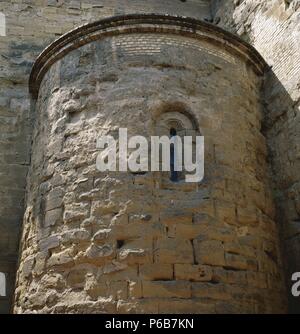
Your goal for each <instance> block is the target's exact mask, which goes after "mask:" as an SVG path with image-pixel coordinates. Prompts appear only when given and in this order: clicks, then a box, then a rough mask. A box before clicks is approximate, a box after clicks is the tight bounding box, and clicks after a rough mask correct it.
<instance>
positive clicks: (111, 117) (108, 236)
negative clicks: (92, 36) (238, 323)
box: [0, 0, 300, 313]
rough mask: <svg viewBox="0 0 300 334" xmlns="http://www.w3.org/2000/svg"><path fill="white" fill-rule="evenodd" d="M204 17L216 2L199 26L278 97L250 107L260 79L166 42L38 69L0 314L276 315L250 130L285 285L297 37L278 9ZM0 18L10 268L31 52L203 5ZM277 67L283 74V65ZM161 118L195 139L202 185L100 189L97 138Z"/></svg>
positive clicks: (99, 44)
mask: <svg viewBox="0 0 300 334" xmlns="http://www.w3.org/2000/svg"><path fill="white" fill-rule="evenodd" d="M27 2H28V1H27ZM212 3H217V4H215V5H216V6H215V7H214V8H213V10H212V13H213V15H214V17H215V23H216V24H217V18H218V17H219V19H218V20H219V22H218V24H220V25H221V26H223V27H225V28H228V27H229V28H230V29H232V30H234V31H235V32H237V33H238V34H240V35H241V36H242V37H245V38H247V39H250V40H251V43H252V44H253V45H255V46H256V47H257V48H258V49H259V50H260V51H261V52H262V53H263V55H264V56H265V57H266V59H267V60H268V62H269V64H270V65H274V66H273V69H274V72H275V74H276V76H277V77H278V78H280V81H281V82H282V83H283V85H284V88H286V91H287V92H288V94H284V93H283V90H285V89H282V87H280V83H278V80H275V79H274V78H267V85H266V86H267V89H266V92H265V93H266V94H265V97H264V98H265V101H261V98H262V94H261V83H262V81H261V78H258V77H257V76H256V75H255V74H254V73H253V71H252V69H251V68H250V67H249V66H248V65H245V63H244V62H243V61H242V60H241V59H239V58H238V57H236V56H235V55H232V54H230V53H229V52H227V51H226V50H225V49H224V48H222V47H220V46H212V45H210V44H209V43H206V42H200V41H196V40H194V39H189V38H186V37H182V36H180V35H174V36H171V35H166V34H164V33H160V34H157V33H155V34H139V33H136V34H134V35H132V36H127V35H123V36H116V37H114V39H113V41H112V40H110V39H108V38H107V39H103V40H102V41H96V42H93V43H90V44H89V45H86V46H83V47H82V48H80V49H78V50H74V51H73V53H71V54H67V55H65V57H64V59H63V60H62V61H60V62H58V63H56V64H53V66H52V67H51V69H49V72H48V73H47V75H46V77H45V79H44V80H43V82H42V85H41V89H40V97H39V99H38V101H37V104H36V111H35V117H34V119H35V130H34V135H33V147H32V152H33V154H32V157H31V168H30V172H29V175H28V187H27V189H28V193H27V203H26V204H25V206H26V208H27V209H26V215H25V218H24V231H23V243H22V244H23V249H22V250H21V251H22V256H21V259H20V260H21V261H20V262H21V265H20V269H19V273H20V275H19V277H18V280H17V290H16V297H17V298H16V303H15V312H16V313H22V312H26V313H30V312H40V313H64V312H66V313H69V312H70V313H80V312H83V313H102V312H108V313H117V312H119V313H121V312H123V313H143V312H150V313H164V312H172V313H180V312H181V313H216V312H217V313H221V312H225V313H238V312H242V313H243V312H244V313H246V312H250V313H253V312H256V313H257V312H260V313H263V312H265V313H266V312H278V311H281V312H284V311H285V301H284V297H283V282H282V277H281V275H280V271H281V262H280V254H279V252H278V249H279V248H278V240H277V226H276V224H275V223H274V213H275V212H274V205H273V200H272V194H271V190H270V186H269V183H268V179H269V168H268V166H267V159H266V155H267V152H268V151H267V149H266V140H265V138H264V136H263V135H262V133H261V128H262V125H263V129H264V130H265V134H266V136H267V140H268V143H269V146H270V150H269V151H270V152H271V153H272V154H271V157H272V160H273V162H272V166H273V169H274V171H275V175H276V177H275V181H276V185H277V188H278V189H280V196H279V199H278V200H277V202H278V203H279V205H278V212H283V217H282V222H284V223H283V225H284V226H287V228H286V229H285V236H284V238H285V240H287V241H286V246H287V249H288V252H289V254H291V256H290V258H291V260H289V267H290V268H294V270H295V269H297V268H296V266H295V261H294V260H293V259H295V258H297V257H295V252H296V251H297V250H299V247H296V245H297V243H298V241H299V240H298V239H299V238H297V235H298V234H299V228H298V225H297V221H298V220H299V219H298V218H299V211H300V209H299V200H298V199H299V196H298V195H299V187H298V186H297V182H298V181H299V172H298V170H299V168H300V166H299V164H298V160H297V159H298V158H299V154H298V151H299V145H298V142H299V136H298V133H300V132H299V131H298V130H299V122H298V116H297V115H298V109H299V103H298V99H299V93H298V88H297V85H298V81H297V80H298V77H299V75H298V74H299V73H298V64H297V60H298V55H299V52H298V51H297V45H298V44H297V43H294V42H293V41H292V40H291V39H293V38H294V37H295V38H297V36H298V35H297V30H296V28H295V25H296V24H297V15H298V13H297V11H298V10H299V8H298V7H297V1H295V0H294V1H292V2H290V5H289V6H288V5H287V4H286V5H285V6H283V0H282V1H275V0H274V1H273V0H272V1H269V3H268V4H265V3H264V2H261V1H260V2H257V1H252V0H245V1H241V2H240V1H235V2H233V1H221V2H220V1H212ZM28 10H30V17H33V18H34V24H32V20H28ZM1 11H4V12H5V13H7V15H9V18H10V26H9V27H8V34H9V38H4V39H2V40H1V52H2V53H3V57H2V59H1V60H0V63H1V64H0V65H1V66H0V67H1V69H2V75H1V79H0V85H1V88H2V91H3V95H4V97H1V96H0V106H1V111H0V130H1V131H0V133H1V141H0V142H1V144H0V148H1V150H0V151H1V155H0V164H1V166H2V167H1V171H2V173H1V175H4V176H3V177H2V176H1V177H0V185H1V187H0V188H1V190H2V193H3V194H2V197H1V207H0V211H1V223H0V251H1V254H4V255H5V256H6V255H7V256H11V255H12V254H16V252H17V235H18V233H17V230H18V228H17V226H18V225H19V223H20V221H21V216H22V214H23V208H22V204H20V203H22V200H23V196H24V188H25V177H26V174H27V170H28V165H29V162H30V159H29V157H30V155H29V152H30V145H31V138H30V136H31V130H30V129H31V125H32V123H33V119H32V116H31V113H30V104H29V101H30V100H29V98H28V89H27V81H28V75H29V70H30V66H31V64H32V62H33V60H34V59H35V57H36V56H37V54H38V53H40V52H41V50H42V49H43V47H45V46H46V45H45V41H51V40H53V39H54V38H55V37H56V36H57V35H61V34H62V33H64V32H66V31H68V30H70V29H72V28H73V27H75V26H78V25H81V24H82V23H85V22H88V21H91V20H93V19H99V18H103V17H107V16H111V15H114V14H121V13H124V12H125V11H126V12H127V13H130V12H139V13H145V12H156V13H168V14H179V15H183V16H192V17H197V18H206V19H210V18H211V15H210V8H209V1H193V2H187V3H181V2H180V1H178V4H176V5H174V1H171V0H166V1H163V2H161V1H160V2H159V1H156V0H153V1H152V0H149V1H147V2H143V1H140V2H138V1H134V2H128V3H127V2H126V4H124V2H122V4H121V2H119V1H115V2H114V4H112V3H111V1H108V0H104V1H102V2H101V6H100V5H99V4H96V5H95V4H94V2H93V1H69V0H66V1H48V2H47V3H44V2H38V3H37V4H30V6H27V4H25V5H24V4H23V3H22V1H15V3H14V5H13V6H11V2H9V1H2V2H1ZM249 13H252V14H250V15H249ZM233 14H234V15H233ZM254 14H255V15H254ZM15 23H16V24H15ZM278 31H283V34H282V35H280V34H278ZM269 36H271V37H272V38H269ZM277 36H278V37H277ZM285 36H288V37H289V38H286V37H285ZM266 37H268V38H267V41H268V42H266ZM47 43H48V42H47ZM270 45H271V46H272V50H273V51H272V52H270V47H269V46H270ZM295 46H296V47H295ZM2 50H3V51H2ZM178 50H180V52H178ZM278 50H279V51H278ZM285 52H288V57H286V58H287V59H288V58H293V59H290V60H288V61H285V62H284V63H283V62H282V61H281V59H282V53H283V54H285ZM270 53H273V54H274V55H275V56H274V57H273V56H271V55H270ZM99 54H101V57H99ZM291 54H292V55H293V56H290V55H291ZM112 55H113V57H112ZM279 56H280V57H279ZM24 59H26V60H24ZM270 72H272V71H270ZM12 87H13V88H12ZM278 92H279V93H278ZM289 94H290V95H292V99H293V101H292V103H290V102H291V101H290V98H289ZM287 95H288V96H287ZM161 101H163V102H161ZM261 102H266V103H267V110H263V103H261ZM297 108H298V109H297ZM174 110H176V111H178V112H179V113H184V114H190V115H191V116H192V118H193V119H194V122H195V124H197V126H198V127H199V129H200V131H201V133H202V134H203V135H204V136H205V141H206V162H207V166H206V172H205V173H206V176H205V180H204V182H203V183H201V184H200V185H187V184H181V183H179V184H173V183H172V182H170V180H169V176H168V175H167V174H163V173H161V174H159V175H153V174H152V173H147V174H145V175H131V174H128V175H127V174H126V175H125V174H118V173H112V174H109V173H106V174H101V173H99V172H98V171H97V170H96V169H95V158H96V155H95V141H96V138H97V136H99V135H100V134H107V133H109V134H112V135H114V136H115V134H116V129H118V128H119V127H127V128H128V129H129V132H131V133H132V134H142V133H143V134H145V135H148V134H149V133H150V132H151V131H152V130H153V129H154V124H153V122H154V120H156V119H157V118H158V117H160V115H162V114H164V113H167V112H168V111H174ZM262 111H264V112H265V114H266V116H267V117H265V120H263V118H264V117H263V116H265V115H263V112H262ZM150 129H151V131H150ZM241 138H242V140H241ZM2 153H3V154H2ZM12 184H14V185H15V187H14V190H13V189H12V186H11V185H12ZM15 188H16V189H15ZM7 194H9V195H7ZM31 208H33V209H31ZM280 219H281V217H280ZM285 222H288V224H285ZM2 225H3V226H2ZM8 226H9V227H10V229H9V233H8ZM8 240H13V241H10V242H9V243H8ZM33 258H34V261H33ZM293 261H294V262H293ZM1 263H2V262H1V259H0V271H2V270H4V269H1V268H2V267H1V266H2V264H1ZM95 267H96V268H97V269H95ZM12 268H13V265H12V266H10V271H12V272H13V270H14V269H12ZM46 268H47V269H46ZM22 270H23V274H24V275H22ZM49 270H51V272H52V273H51V274H49V272H48V271H49ZM31 271H32V272H31ZM56 271H57V272H56ZM58 271H59V273H58ZM31 274H32V275H31ZM24 277H25V278H24ZM274 278H276V279H274ZM12 279H13V278H12ZM274 280H275V281H276V282H277V283H276V284H275V283H274ZM207 282H211V284H210V283H207ZM236 285H240V286H242V289H239V288H237V287H236ZM53 290H57V291H53ZM262 290H263V293H262ZM269 295H272V296H274V297H272V298H270V297H269ZM245 296H246V297H245ZM28 297H29V298H28ZM250 300H251V302H250ZM0 312H1V302H0Z"/></svg>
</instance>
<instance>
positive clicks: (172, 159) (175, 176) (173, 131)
mask: <svg viewBox="0 0 300 334" xmlns="http://www.w3.org/2000/svg"><path fill="white" fill-rule="evenodd" d="M176 135H177V131H176V129H174V128H171V129H170V138H172V137H175V136H176ZM175 152H176V147H175V144H173V143H172V144H171V145H170V172H171V175H170V180H171V181H172V182H178V171H176V170H175Z"/></svg>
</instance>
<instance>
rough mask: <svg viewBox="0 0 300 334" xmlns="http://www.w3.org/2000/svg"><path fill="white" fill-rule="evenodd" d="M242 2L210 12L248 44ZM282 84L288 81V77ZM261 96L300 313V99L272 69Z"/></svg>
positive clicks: (292, 304) (294, 308) (292, 305)
mask: <svg viewBox="0 0 300 334" xmlns="http://www.w3.org/2000/svg"><path fill="white" fill-rule="evenodd" d="M243 2H244V1H229V0H227V1H223V0H222V1H221V0H213V1H212V7H211V10H212V16H213V17H214V19H213V21H214V24H216V25H219V26H221V27H222V28H224V29H226V30H229V31H231V32H233V33H235V34H237V35H239V36H240V37H242V38H243V39H244V40H246V41H247V42H249V43H250V44H251V36H250V33H251V23H252V20H253V17H252V18H251V17H250V15H251V14H252V16H254V15H253V14H255V11H256V10H257V9H256V8H255V6H254V4H253V3H252V2H249V3H246V2H245V6H244V9H245V8H246V9H245V10H243V9H237V7H238V6H239V5H240V4H242V3H243ZM270 5H271V4H270ZM290 5H291V6H292V7H293V8H292V9H294V10H297V8H296V7H295V6H297V4H296V2H293V1H286V8H285V9H288V8H289V6H290ZM256 7H257V6H256ZM282 8H283V7H282ZM247 9H248V10H247ZM263 19H264V18H263V17H262V20H263ZM245 23H246V24H245ZM276 36H279V35H276ZM284 36H285V35H284V34H283V35H282V37H281V38H282V39H284ZM252 37H253V36H252ZM282 41H283V40H282ZM283 42H284V41H283ZM279 44H280V41H279ZM286 61H287V62H288V59H286ZM295 70H296V69H295ZM285 84H288V85H289V84H290V83H289V82H288V81H287V82H286V83H285ZM298 86H299V84H298ZM299 88H300V87H298V89H299ZM295 89H297V88H295ZM296 95H297V94H296ZM263 100H264V105H265V110H264V121H263V128H262V132H263V134H264V136H265V137H266V139H267V144H268V160H269V163H270V173H271V178H272V186H273V194H274V199H275V204H276V221H277V224H278V226H279V230H280V239H281V246H282V257H283V267H284V274H285V278H286V285H287V292H288V299H289V312H290V313H297V314H299V313H300V297H294V296H293V295H292V293H291V288H292V285H293V284H294V283H295V282H292V274H293V273H295V272H300V172H299V171H300V156H299V152H300V112H299V111H300V101H299V100H298V101H295V100H293V99H292V97H291V95H290V93H288V91H287V90H286V88H285V86H284V84H283V83H282V82H281V81H280V80H279V79H278V77H277V76H276V74H275V73H274V71H273V70H272V69H270V70H269V72H268V73H267V74H266V78H265V84H264V88H263Z"/></svg>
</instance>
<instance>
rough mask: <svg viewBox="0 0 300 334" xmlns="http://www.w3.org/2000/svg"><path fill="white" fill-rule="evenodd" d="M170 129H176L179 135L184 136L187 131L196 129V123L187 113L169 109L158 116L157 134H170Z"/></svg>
mask: <svg viewBox="0 0 300 334" xmlns="http://www.w3.org/2000/svg"><path fill="white" fill-rule="evenodd" d="M170 129H174V130H175V131H176V134H177V135H178V136H184V135H186V134H187V133H186V132H187V131H191V130H195V125H194V124H193V122H192V120H191V119H190V118H189V117H187V116H186V115H185V114H183V113H181V112H178V111H169V112H165V113H163V114H161V115H160V116H159V117H158V119H157V121H156V134H157V135H169V133H170Z"/></svg>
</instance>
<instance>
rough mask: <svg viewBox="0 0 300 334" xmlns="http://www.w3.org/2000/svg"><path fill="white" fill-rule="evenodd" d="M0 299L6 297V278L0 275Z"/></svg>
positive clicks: (2, 274)
mask: <svg viewBox="0 0 300 334" xmlns="http://www.w3.org/2000/svg"><path fill="white" fill-rule="evenodd" d="M0 297H6V276H5V274H4V273H0Z"/></svg>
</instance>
